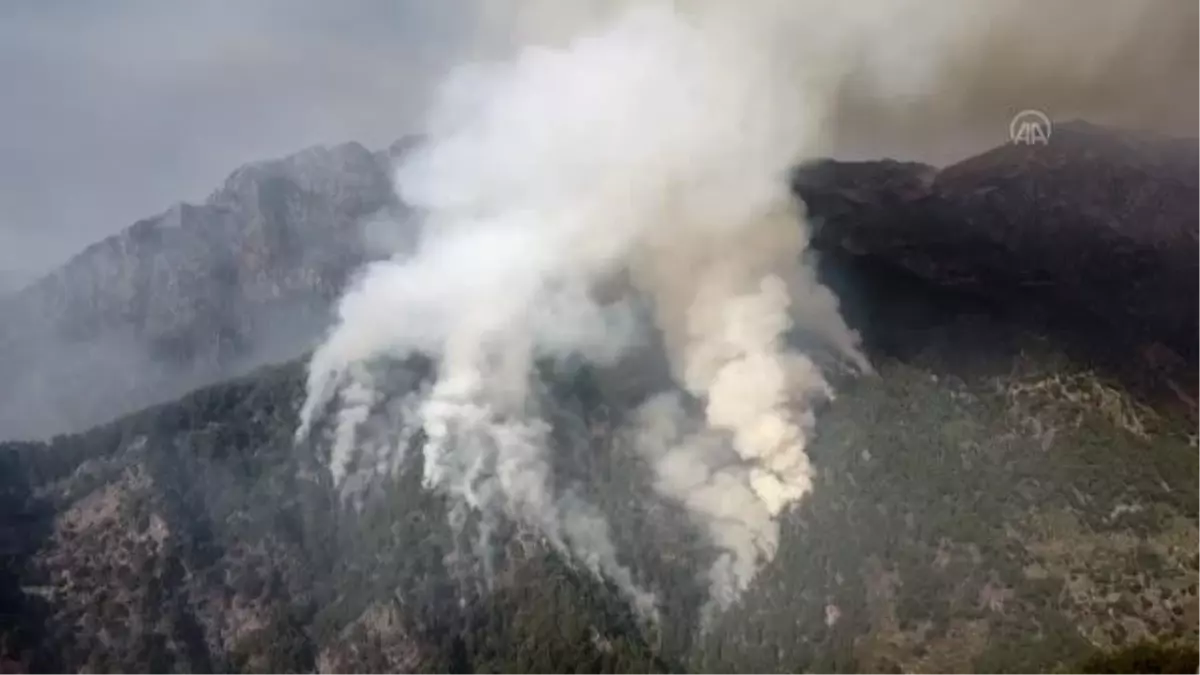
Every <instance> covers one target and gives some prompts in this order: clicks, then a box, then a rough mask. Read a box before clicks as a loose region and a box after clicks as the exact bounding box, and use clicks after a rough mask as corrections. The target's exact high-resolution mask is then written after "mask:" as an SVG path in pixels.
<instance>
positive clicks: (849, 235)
mask: <svg viewBox="0 0 1200 675" xmlns="http://www.w3.org/2000/svg"><path fill="white" fill-rule="evenodd" d="M356 152H357V151H356ZM358 154H361V153H358ZM368 155H369V153H368ZM1196 157H1197V144H1196V142H1195V141H1194V140H1178V139H1157V138H1147V137H1141V136H1134V135H1130V134H1125V133H1118V132H1114V131H1111V130H1102V129H1096V128H1094V127H1090V126H1087V125H1083V124H1073V125H1060V127H1057V128H1056V129H1055V133H1054V137H1053V139H1052V141H1051V144H1050V145H1048V146H1039V147H1031V148H1026V147H1017V146H1005V147H1001V148H997V149H995V150H993V151H991V152H988V153H985V154H983V155H981V156H978V157H974V158H971V159H968V160H966V161H964V162H961V163H959V164H956V165H953V166H950V167H946V168H944V169H941V170H938V169H935V168H933V167H928V166H924V165H919V164H911V163H903V162H895V161H879V162H863V163H841V162H835V161H826V162H818V163H815V164H813V165H809V166H805V167H801V168H799V169H798V170H797V172H796V174H795V176H794V185H795V189H796V192H797V194H798V195H799V197H800V198H801V199H802V200H803V201H804V203H805V205H806V208H807V210H808V212H809V216H810V218H811V219H812V220H813V222H814V232H813V246H814V249H815V250H816V251H817V252H818V254H819V256H820V271H821V276H822V278H823V280H824V281H825V282H826V283H828V284H829V285H831V286H832V287H834V288H835V289H836V290H837V292H838V295H839V297H840V298H841V299H842V306H843V309H844V312H845V314H846V316H847V319H848V321H849V322H850V323H851V324H852V325H854V326H855V327H856V328H857V329H858V330H860V332H861V333H862V335H863V337H864V341H865V348H866V349H867V351H868V353H869V355H870V358H871V360H872V363H873V364H874V366H875V368H876V375H875V376H873V377H861V378H854V379H851V378H843V379H839V381H838V382H836V388H837V391H838V397H837V398H836V400H834V401H832V402H831V403H830V404H829V405H828V407H827V408H825V409H824V410H823V411H822V412H821V414H820V419H819V423H818V426H817V438H816V439H815V440H814V441H813V443H812V445H811V446H810V448H809V451H810V455H811V457H812V460H813V463H814V465H815V466H816V467H817V469H818V474H819V478H818V481H817V484H816V485H815V487H814V490H813V492H812V493H811V494H810V495H809V496H808V497H806V498H805V499H804V500H803V501H802V502H801V503H800V505H799V506H798V507H797V508H795V509H793V510H792V511H791V512H789V513H788V514H787V515H786V517H785V518H784V520H783V523H782V527H783V538H782V544H781V547H780V550H779V552H778V555H777V557H776V559H775V560H774V561H773V562H772V563H771V564H769V565H768V566H767V567H766V568H765V569H764V570H763V572H762V573H761V575H760V576H759V577H758V578H757V579H756V581H755V583H754V585H753V586H752V588H751V589H750V590H749V591H748V593H747V594H746V595H745V597H744V598H743V599H742V600H741V601H740V602H739V603H738V604H737V605H735V606H734V607H733V608H732V609H731V610H729V611H728V612H727V613H725V614H723V615H720V616H718V617H717V618H716V620H715V621H714V622H713V624H712V625H711V627H710V630H709V631H708V632H706V633H702V634H701V633H697V632H696V630H695V627H696V612H697V609H698V607H699V605H700V603H702V601H703V594H702V591H701V589H700V588H698V587H697V582H696V580H695V578H696V567H695V565H697V561H702V560H704V559H705V556H706V555H710V553H709V552H706V548H705V545H704V543H703V542H702V541H700V537H698V536H697V535H698V533H697V532H696V531H695V530H694V529H692V528H691V527H690V526H689V525H688V523H687V522H686V519H685V518H683V517H682V515H681V514H680V513H679V512H678V510H677V509H673V508H672V507H671V505H670V504H667V503H664V502H662V501H661V499H660V498H659V497H657V496H655V493H654V492H653V490H652V489H650V487H649V486H648V485H646V480H647V479H646V478H645V476H644V472H642V471H640V470H639V469H638V467H637V466H636V464H635V462H636V460H635V459H633V458H631V457H630V456H629V454H628V453H626V452H624V451H623V445H622V443H621V439H620V437H619V436H618V435H616V434H614V432H613V429H618V428H620V427H621V425H622V423H623V422H624V421H625V420H626V419H627V417H628V415H629V414H630V412H631V407H632V403H633V402H631V401H630V398H631V396H632V394H631V393H630V390H631V389H636V387H633V386H632V385H631V384H630V381H629V377H628V375H629V372H630V371H629V369H628V364H625V365H624V366H622V365H621V364H618V366H615V367H614V368H612V369H597V368H583V367H577V366H567V365H563V364H559V365H552V364H547V365H546V367H545V369H544V371H545V374H544V381H545V387H546V393H545V396H546V400H547V403H548V404H550V405H551V408H550V409H551V414H550V419H551V420H552V421H553V424H554V428H555V434H554V438H556V439H557V442H558V443H560V444H561V447H560V448H558V450H559V454H561V455H562V456H563V457H564V458H569V462H567V463H566V464H565V465H564V466H562V467H558V470H561V471H564V472H577V471H581V472H586V473H587V474H588V475H589V476H590V477H592V479H593V480H591V481H590V485H592V486H593V488H592V489H593V491H594V493H590V494H588V495H587V496H588V497H589V498H590V499H592V500H593V501H594V502H596V503H597V504H599V505H600V507H601V508H602V509H603V510H604V511H605V512H606V514H607V515H608V517H609V519H610V521H611V522H612V523H613V529H614V538H615V539H616V543H617V545H618V547H619V548H620V550H621V551H622V554H623V555H624V556H625V557H626V559H628V560H629V561H630V563H631V564H632V565H633V567H634V568H635V569H637V570H639V572H640V573H641V574H642V575H643V576H644V577H645V579H646V580H647V582H648V583H649V584H650V585H652V586H653V587H655V588H656V589H659V591H660V592H659V595H660V600H661V603H662V606H663V607H662V617H663V618H662V621H661V622H660V623H659V624H657V625H646V624H644V623H642V622H640V621H639V620H637V619H636V618H635V617H633V616H632V615H631V614H630V612H629V609H628V608H627V606H626V605H625V603H624V601H623V600H621V599H620V598H619V597H618V596H617V594H616V593H615V592H614V590H613V589H611V588H608V587H607V586H606V585H605V584H602V583H600V582H598V581H596V580H595V579H594V578H592V577H591V576H589V575H588V574H586V573H584V572H582V571H580V570H578V569H576V568H574V567H573V566H572V565H571V564H570V562H569V561H566V560H563V559H562V558H560V557H559V556H557V555H556V554H554V553H553V551H551V550H549V549H548V548H547V547H545V546H544V545H543V544H542V542H541V541H540V540H539V538H537V537H536V536H532V534H531V533H528V532H521V531H517V530H515V529H514V530H513V531H510V532H508V533H507V534H508V535H509V536H507V537H506V538H505V541H507V546H506V547H505V548H504V550H502V551H500V552H499V553H498V561H497V565H498V567H497V573H496V575H495V577H494V585H493V586H492V587H490V588H489V587H487V586H484V585H481V584H479V583H477V577H476V576H473V575H469V574H461V573H460V572H462V570H461V569H460V568H459V566H460V565H463V564H465V563H463V562H462V561H461V560H458V559H456V558H455V557H454V556H453V555H452V553H453V552H454V551H455V550H456V542H455V541H454V540H453V537H452V536H451V534H450V531H449V528H448V527H447V526H446V524H445V523H446V513H445V506H444V504H443V503H442V502H441V501H440V500H439V499H438V498H436V497H435V496H433V495H431V494H429V493H428V492H426V491H425V490H423V489H422V487H421V466H420V463H421V462H420V453H409V459H408V460H407V463H406V465H405V467H404V470H403V471H402V472H401V474H400V475H399V476H398V477H397V478H396V479H395V484H393V485H390V486H388V487H387V489H385V490H382V491H380V492H378V493H376V494H373V495H372V496H371V498H369V499H368V500H366V502H365V503H364V504H363V505H361V506H355V505H352V504H347V503H344V502H342V501H341V500H340V498H339V497H338V495H337V494H336V493H335V492H334V490H333V489H332V487H331V484H330V482H331V481H330V478H329V475H328V472H327V470H326V468H325V466H326V462H327V453H328V447H326V446H325V444H324V443H322V442H319V441H318V442H306V443H301V444H297V443H295V442H294V440H293V433H294V431H295V428H296V422H297V409H298V406H299V404H300V399H301V398H302V391H303V381H304V364H303V362H302V361H293V362H290V363H285V364H281V365H276V366H271V367H267V368H264V369H259V370H256V371H254V372H252V373H250V374H247V375H245V376H243V377H240V378H238V379H235V380H231V381H227V382H224V383H221V384H216V385H213V386H209V387H206V388H202V389H199V390H197V391H194V392H192V393H190V394H188V395H186V396H184V397H183V398H180V399H178V400H176V401H173V402H169V403H163V404H161V405H158V406H155V407H152V408H147V409H145V410H142V411H140V412H137V413H134V414H132V415H128V416H125V417H122V418H120V419H117V420H115V421H113V422H110V423H107V424H105V425H102V426H99V427H96V428H93V429H91V430H90V431H87V432H85V433H79V434H73V435H64V436H59V437H56V438H54V439H53V440H51V441H48V442H32V441H30V442H9V443H4V444H0V463H2V464H3V466H2V467H0V500H2V502H3V503H2V504H0V560H2V561H3V564H2V565H0V598H3V602H0V607H2V608H3V611H2V613H0V665H2V666H3V667H4V668H5V669H8V670H21V669H29V668H35V669H39V670H48V669H64V670H81V669H87V670H96V671H98V670H155V671H167V670H187V671H206V670H237V671H255V672H259V671H264V672H265V671H270V672H301V671H313V670H320V671H322V672H349V671H355V672H362V671H391V672H405V671H413V670H436V671H447V672H448V671H454V672H463V671H497V670H507V671H551V670H555V671H558V672H563V671H588V672H590V671H606V672H607V671H613V672H625V671H638V672H651V671H656V672H657V671H667V670H671V671H675V670H697V671H750V670H753V671H757V672H767V671H771V672H774V671H798V670H816V671H853V670H872V671H881V672H882V671H888V672H901V671H906V672H907V671H933V670H938V671H940V670H951V669H953V670H956V671H970V670H984V671H998V670H1005V671H1007V670H1016V669H1025V670H1026V671H1035V672H1036V671H1043V670H1050V669H1054V668H1062V669H1068V670H1073V669H1079V668H1089V669H1104V668H1122V667H1124V668H1128V667H1129V664H1135V665H1136V666H1137V667H1138V668H1152V667H1158V668H1175V669H1179V668H1182V669H1183V670H1184V671H1187V672H1193V671H1195V669H1196V668H1197V665H1198V664H1197V659H1196V651H1195V649H1196V642H1197V640H1196V631H1197V628H1198V626H1200V617H1198V614H1197V611H1196V607H1197V583H1198V581H1200V573H1198V566H1200V556H1197V554H1196V551H1197V549H1198V548H1200V540H1198V535H1197V532H1198V527H1197V523H1198V520H1200V514H1198V509H1197V501H1198V492H1200V490H1198V485H1197V481H1196V476H1197V473H1198V472H1200V457H1198V453H1197V436H1196V432H1195V428H1196V427H1195V424H1196V409H1195V398H1196V372H1197V355H1196V347H1195V342H1194V341H1195V335H1196V326H1197V307H1198V305H1200V303H1198V302H1197V288H1196V285H1195V284H1196V278H1197V243H1196V242H1197V228H1198V225H1197V216H1196V204H1197V197H1198V194H1200V192H1198V190H1197V160H1196ZM237 175H238V174H235V177H236V176H237ZM231 180H232V178H231ZM325 185H326V187H328V186H329V185H330V184H325ZM322 189H324V188H322ZM334 189H335V190H336V188H334ZM312 194H319V195H327V193H325V192H321V191H319V190H316V189H314V190H313V192H312ZM314 199H315V198H314ZM275 222H277V223H278V222H284V221H281V220H276V221H275ZM287 222H290V221H287ZM347 227H349V225H347ZM229 249H231V250H234V251H240V250H241V249H240V247H229ZM349 257H351V256H347V258H349ZM238 260H241V257H240V256H239V257H238ZM138 269H140V268H138ZM238 269H239V270H242V269H262V268H261V267H258V268H256V267H253V265H251V264H250V263H246V265H245V266H244V267H239V268H238ZM239 273H240V272H239ZM348 273H349V272H348V271H343V272H342V273H341V274H343V275H345V274H348ZM330 274H331V278H338V279H342V278H344V276H342V277H335V276H334V275H333V273H330ZM302 276H303V275H300V274H299V273H297V277H302ZM297 277H289V276H287V275H286V274H284V275H282V276H276V277H272V278H283V279H294V278H297ZM239 278H240V277H239ZM247 278H249V279H255V278H257V277H255V276H254V275H253V274H248V276H247ZM304 278H308V277H304ZM277 283H280V284H281V287H287V288H299V289H303V288H305V286H303V284H302V283H300V282H292V285H290V286H289V285H287V284H285V283H283V282H277ZM105 287H107V286H105ZM239 293H242V295H241V296H239V297H256V296H254V295H253V294H250V293H249V292H244V291H239ZM296 293H298V294H302V291H296ZM133 296H134V297H136V294H133ZM253 309H254V305H249V306H247V307H246V309H245V310H244V311H246V312H251V311H252V310H253ZM200 324H201V325H202V324H203V321H200ZM1189 331H1190V332H1189ZM429 368H430V364H428V363H427V362H424V361H423V360H421V359H413V360H411V361H410V362H407V363H404V364H397V365H396V369H397V370H398V372H400V373H403V374H405V375H406V376H407V377H408V378H409V381H410V382H411V383H412V386H414V387H415V386H417V385H418V383H419V382H420V381H422V380H423V379H424V378H426V377H427V376H428V374H429ZM402 393H403V392H397V395H401V394H402ZM386 404H387V402H381V405H386ZM316 437H317V438H320V434H317V435H316ZM411 442H412V443H420V442H421V439H420V437H416V438H414V439H413V440H412V441H411ZM510 529H513V528H511V526H510ZM456 560H457V562H456ZM1114 653H1115V654H1116V656H1115V657H1110V656H1109V655H1111V654H1114ZM1106 659H1107V660H1106ZM1139 659H1140V660H1139ZM1114 664H1115V665H1114Z"/></svg>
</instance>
